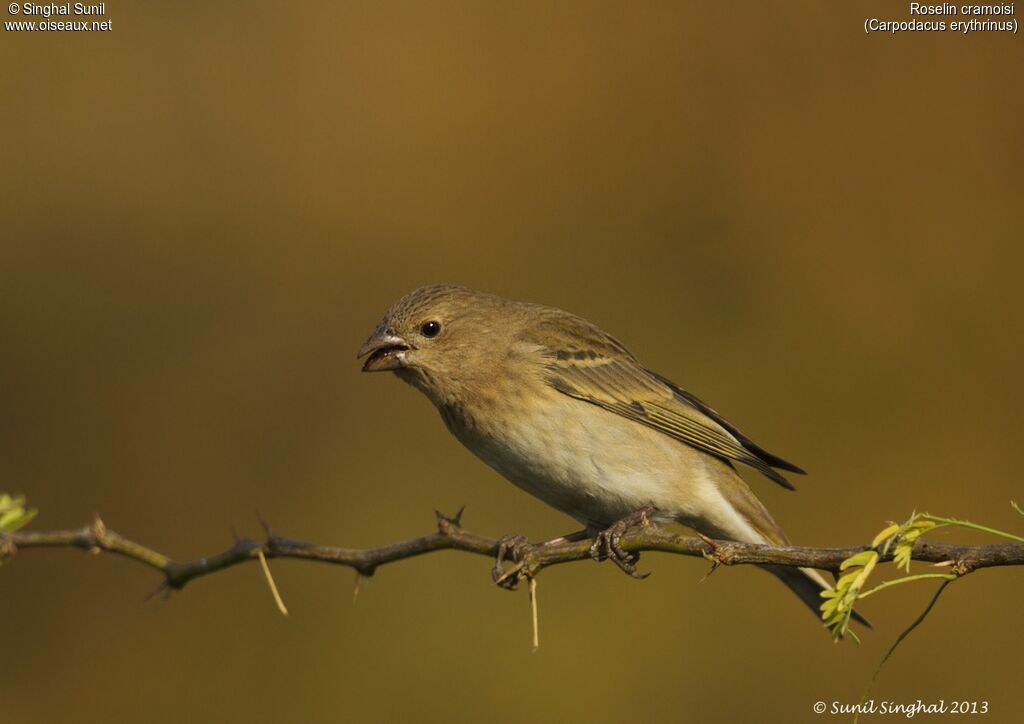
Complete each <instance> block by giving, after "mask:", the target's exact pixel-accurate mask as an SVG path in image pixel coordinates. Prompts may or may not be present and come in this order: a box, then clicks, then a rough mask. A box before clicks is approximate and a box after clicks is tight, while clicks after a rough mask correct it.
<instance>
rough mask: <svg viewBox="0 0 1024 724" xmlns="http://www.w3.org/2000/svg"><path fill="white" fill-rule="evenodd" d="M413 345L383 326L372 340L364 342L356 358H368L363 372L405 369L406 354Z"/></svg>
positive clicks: (378, 328) (371, 336)
mask: <svg viewBox="0 0 1024 724" xmlns="http://www.w3.org/2000/svg"><path fill="white" fill-rule="evenodd" d="M410 349H412V345H410V344H409V343H408V342H406V341H405V340H404V339H402V338H401V337H399V336H398V335H397V334H395V333H394V332H392V331H391V330H390V329H388V328H387V327H386V326H384V325H383V324H379V325H377V329H375V330H373V334H371V335H370V338H369V339H367V340H366V341H365V342H363V346H362V347H360V348H359V352H358V354H356V358H357V359H358V358H360V357H366V355H369V357H366V362H364V363H363V372H384V371H386V370H395V369H398V368H399V367H405V353H406V352H408V351H409V350H410Z"/></svg>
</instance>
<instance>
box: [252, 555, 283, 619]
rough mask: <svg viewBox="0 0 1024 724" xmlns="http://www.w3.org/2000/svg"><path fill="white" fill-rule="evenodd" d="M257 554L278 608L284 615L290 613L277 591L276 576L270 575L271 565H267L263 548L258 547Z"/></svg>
mask: <svg viewBox="0 0 1024 724" xmlns="http://www.w3.org/2000/svg"><path fill="white" fill-rule="evenodd" d="M256 556H257V557H258V558H259V559H260V566H261V567H262V568H263V575H264V576H266V578H267V585H268V586H270V592H271V593H272V594H274V603H276V604H277V610H278V611H280V612H281V615H282V616H287V615H288V609H287V608H285V605H284V601H283V600H281V594H280V593H278V591H277V584H275V583H274V577H273V576H272V575H270V566H268V565H267V557H266V556H264V555H263V549H262V548H257V549H256Z"/></svg>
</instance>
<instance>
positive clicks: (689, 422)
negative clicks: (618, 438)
mask: <svg viewBox="0 0 1024 724" xmlns="http://www.w3.org/2000/svg"><path fill="white" fill-rule="evenodd" d="M567 316H568V315H567ZM558 322H559V324H557V325H555V324H552V325H546V329H545V330H544V331H545V334H544V335H543V338H544V342H545V344H544V345H543V346H544V347H545V348H546V352H547V354H548V355H549V357H550V360H549V363H548V366H547V379H548V382H549V384H551V385H552V386H553V387H554V388H555V389H556V390H558V391H559V392H562V393H563V394H566V395H569V396H570V397H574V398H576V399H579V400H584V401H586V402H589V403H591V404H594V405H597V406H599V407H602V408H604V409H606V410H608V411H610V412H614V413H616V414H618V415H622V416H623V417H625V418H628V419H630V420H635V421H636V422H639V423H641V424H643V425H647V426H648V427H651V428H653V429H655V430H658V431H659V432H662V433H664V434H666V435H669V436H670V437H672V438H675V439H676V440H679V441H680V442H683V443H686V444H687V445H690V446H692V447H694V448H696V449H698V450H701V451H703V452H705V453H708V454H709V455H713V456H715V457H717V458H719V459H722V460H726V461H735V462H739V463H742V464H744V465H749V466H750V467H752V468H754V469H755V470H757V471H758V472H760V473H762V474H763V475H765V476H766V477H768V478H769V479H771V480H773V481H774V482H776V483H778V484H779V485H781V486H783V487H785V488H788V489H790V490H793V486H792V485H791V484H790V482H789V481H788V480H786V478H784V477H783V476H782V475H781V474H780V473H778V472H777V471H775V470H773V469H772V467H773V466H774V467H781V468H784V469H786V470H791V471H793V472H802V471H801V470H800V469H799V468H797V467H796V466H795V465H793V464H792V463H788V462H786V461H785V460H783V459H782V458H779V457H776V456H775V455H771V454H770V453H767V452H766V451H764V450H763V449H762V448H760V447H759V446H757V445H755V444H754V443H753V442H752V441H750V439H749V438H747V437H746V436H744V435H743V434H742V433H740V432H739V430H737V429H736V428H735V427H734V426H733V425H731V424H729V423H728V422H727V421H725V420H724V418H722V417H721V416H720V415H719V414H718V413H716V412H715V411H714V410H712V409H711V408H710V407H708V406H707V405H705V404H704V403H703V402H701V401H700V400H698V399H697V398H696V397H694V396H693V395H690V394H689V393H687V392H685V391H684V390H682V389H680V388H679V387H677V386H676V385H674V384H673V383H671V382H670V381H669V380H667V379H665V378H664V377H661V376H660V375H657V374H654V373H652V372H650V371H649V370H647V369H645V368H644V367H642V366H641V365H640V364H639V363H638V362H637V361H636V359H635V358H634V357H632V355H630V354H629V353H628V352H625V348H623V347H622V345H621V344H620V343H618V342H617V341H616V340H614V339H612V338H610V337H607V335H604V333H603V332H601V331H600V330H598V329H597V328H596V327H594V326H593V325H590V324H589V323H586V322H584V321H583V320H580V319H579V318H576V317H572V318H570V319H568V320H567V319H564V318H563V319H560V320H558ZM567 322H573V323H577V324H579V325H585V326H584V327H582V329H581V334H578V335H577V334H569V332H571V331H572V330H566V333H564V334H556V335H553V334H552V332H553V331H557V330H561V329H564V327H565V325H566V323H567ZM553 337H554V339H553ZM581 339H583V340H586V343H587V347H589V348H588V349H583V348H582V347H581V345H580V344H579V341H580V340H581ZM605 340H607V342H605ZM553 343H554V344H553ZM623 352H625V354H623Z"/></svg>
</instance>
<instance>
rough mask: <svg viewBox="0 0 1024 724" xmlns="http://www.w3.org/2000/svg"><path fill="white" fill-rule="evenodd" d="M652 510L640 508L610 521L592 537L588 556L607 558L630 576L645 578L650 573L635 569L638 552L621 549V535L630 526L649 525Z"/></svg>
mask: <svg viewBox="0 0 1024 724" xmlns="http://www.w3.org/2000/svg"><path fill="white" fill-rule="evenodd" d="M653 512H654V508H641V509H640V510H637V511H634V512H632V513H630V514H629V515H627V516H626V517H625V518H622V519H621V520H618V521H616V522H614V523H612V524H611V525H610V526H608V527H607V528H606V529H604V530H603V531H601V532H600V533H598V534H597V536H596V537H595V538H594V543H593V545H591V546H590V557H591V558H593V559H594V560H595V561H601V560H604V559H605V558H607V559H609V560H611V561H612V562H613V563H614V564H615V565H617V566H618V567H619V568H620V569H621V570H622V572H623V573H625V574H626V575H628V576H630V577H632V578H638V579H643V578H647V576H649V575H651V574H650V573H638V572H637V570H636V564H637V563H639V562H640V554H639V553H629V552H628V551H626V550H623V548H622V536H623V535H624V534H625V533H626V531H628V530H629V529H630V528H633V527H636V526H641V527H646V526H648V525H650V524H651V522H650V520H649V518H648V516H649V515H650V514H651V513H653Z"/></svg>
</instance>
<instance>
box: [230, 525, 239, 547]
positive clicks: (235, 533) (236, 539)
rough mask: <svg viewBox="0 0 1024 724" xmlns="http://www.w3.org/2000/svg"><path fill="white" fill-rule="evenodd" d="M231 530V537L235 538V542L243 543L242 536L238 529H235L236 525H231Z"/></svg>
mask: <svg viewBox="0 0 1024 724" xmlns="http://www.w3.org/2000/svg"><path fill="white" fill-rule="evenodd" d="M229 530H230V531H231V537H232V538H233V539H234V541H235V543H241V542H242V537H241V536H240V535H238V531H237V530H236V529H235V526H231V528H230V529H229Z"/></svg>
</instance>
